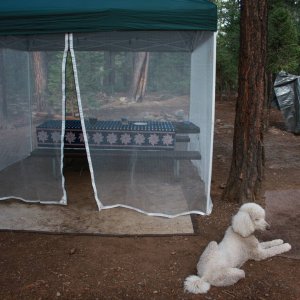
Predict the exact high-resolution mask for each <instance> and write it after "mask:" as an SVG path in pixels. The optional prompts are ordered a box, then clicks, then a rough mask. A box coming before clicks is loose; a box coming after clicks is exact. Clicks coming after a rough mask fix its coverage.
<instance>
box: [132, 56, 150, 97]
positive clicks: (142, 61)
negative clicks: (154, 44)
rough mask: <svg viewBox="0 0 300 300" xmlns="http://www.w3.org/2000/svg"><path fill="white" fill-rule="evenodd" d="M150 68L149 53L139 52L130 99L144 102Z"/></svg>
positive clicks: (135, 63) (135, 61) (136, 58)
mask: <svg viewBox="0 0 300 300" xmlns="http://www.w3.org/2000/svg"><path fill="white" fill-rule="evenodd" d="M148 66H149V53H148V52H138V53H136V55H135V59H134V69H133V77H132V83H131V88H130V98H131V99H133V100H134V101H136V102H142V101H143V98H144V96H145V91H146V85H147V77H148Z"/></svg>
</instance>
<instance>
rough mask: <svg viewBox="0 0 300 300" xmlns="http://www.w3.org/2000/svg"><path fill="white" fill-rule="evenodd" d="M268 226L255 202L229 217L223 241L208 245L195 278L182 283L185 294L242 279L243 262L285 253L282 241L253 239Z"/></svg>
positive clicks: (287, 245) (263, 212)
mask: <svg viewBox="0 0 300 300" xmlns="http://www.w3.org/2000/svg"><path fill="white" fill-rule="evenodd" d="M267 228H269V224H268V223H267V222H266V221H265V211H264V209H263V208H262V207H261V206H259V205H258V204H255V203H246V204H244V205H242V206H241V208H240V209H239V211H238V213H237V214H236V215H235V216H234V217H233V218H232V225H231V226H230V227H229V228H228V229H227V231H226V233H225V236H224V238H223V240H222V241H221V242H220V243H219V244H217V243H216V242H214V241H213V242H210V243H209V244H208V246H207V247H206V249H205V250H204V252H203V254H202V255H201V257H200V260H199V262H198V264H197V273H198V276H196V275H191V276H189V277H187V278H186V280H185V282H184V288H185V291H187V292H190V293H194V294H200V293H206V292H207V291H208V290H209V289H210V286H211V285H214V286H228V285H232V284H234V283H236V282H238V281H239V280H240V279H242V278H244V277H245V272H244V271H243V270H241V269H239V268H240V267H241V266H242V265H243V264H244V263H245V262H246V261H247V260H249V259H254V260H258V261H259V260H263V259H266V258H268V257H272V256H274V255H277V254H281V253H284V252H287V251H289V250H290V249H291V245H290V244H288V243H283V240H279V239H278V240H273V241H269V242H262V243H260V242H259V241H258V240H257V238H256V237H255V236H254V234H253V233H254V231H255V230H265V229H267Z"/></svg>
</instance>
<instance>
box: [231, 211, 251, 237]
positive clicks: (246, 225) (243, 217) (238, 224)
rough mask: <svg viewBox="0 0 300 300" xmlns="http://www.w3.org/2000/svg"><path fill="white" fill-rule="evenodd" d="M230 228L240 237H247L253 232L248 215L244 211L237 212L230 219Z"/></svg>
mask: <svg viewBox="0 0 300 300" xmlns="http://www.w3.org/2000/svg"><path fill="white" fill-rule="evenodd" d="M232 228H233V231H234V232H236V233H238V234H240V235H241V236H242V237H247V236H249V235H251V234H252V233H253V232H254V231H255V228H254V226H253V223H252V220H251V218H250V216H249V214H248V213H247V212H244V211H239V212H238V213H237V214H236V215H235V216H234V217H233V218H232Z"/></svg>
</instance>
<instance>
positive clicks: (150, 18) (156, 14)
mask: <svg viewBox="0 0 300 300" xmlns="http://www.w3.org/2000/svg"><path fill="white" fill-rule="evenodd" d="M117 30H121V31H122V30H124V31H125V30H205V31H216V30H217V8H216V5H215V4H213V3H211V2H209V1H206V0H160V1H158V0H151V1H149V2H148V1H141V0H110V1H107V0H85V1H83V0H52V1H50V0H43V1H41V0H28V1H24V2H23V1H20V0H10V1H1V2H0V35H27V34H45V33H59V32H95V31H117Z"/></svg>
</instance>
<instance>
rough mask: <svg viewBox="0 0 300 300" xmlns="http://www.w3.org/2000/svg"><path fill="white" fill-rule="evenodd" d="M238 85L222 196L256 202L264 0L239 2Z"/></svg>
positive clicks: (260, 166)
mask: <svg viewBox="0 0 300 300" xmlns="http://www.w3.org/2000/svg"><path fill="white" fill-rule="evenodd" d="M240 29H241V31H240V56H239V78H238V83H239V88H238V99H237V103H236V117H235V129H234V138H233V153H232V162H231V168H230V173H229V177H228V180H227V184H226V187H225V190H224V192H223V199H224V200H227V201H235V202H241V203H244V202H247V201H256V200H257V199H258V198H259V197H260V191H261V183H262V179H263V165H264V148H263V117H264V103H265V96H266V95H265V94H266V91H265V78H266V76H265V66H266V45H267V0H243V1H241V23H240Z"/></svg>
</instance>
